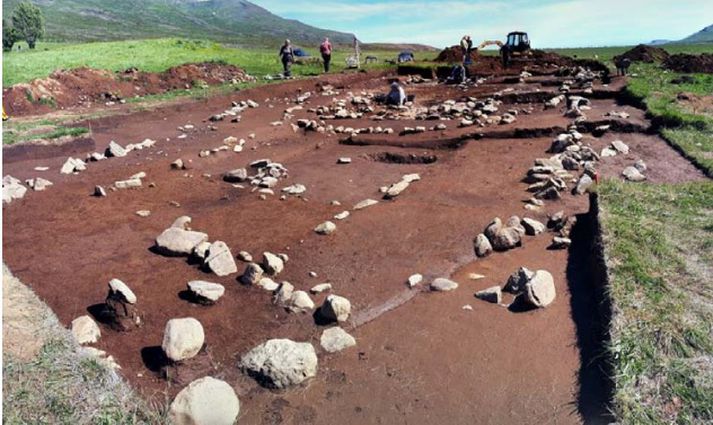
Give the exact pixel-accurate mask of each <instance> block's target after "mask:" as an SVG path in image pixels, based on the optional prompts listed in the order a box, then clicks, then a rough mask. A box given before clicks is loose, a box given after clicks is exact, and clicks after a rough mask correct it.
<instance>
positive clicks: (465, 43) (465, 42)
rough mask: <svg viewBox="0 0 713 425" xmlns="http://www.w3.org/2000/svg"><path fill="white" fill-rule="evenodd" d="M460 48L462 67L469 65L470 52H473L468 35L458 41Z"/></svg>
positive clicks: (471, 41)
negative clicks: (461, 51)
mask: <svg viewBox="0 0 713 425" xmlns="http://www.w3.org/2000/svg"><path fill="white" fill-rule="evenodd" d="M460 47H461V49H463V65H470V63H471V61H470V52H471V51H472V50H473V40H472V39H471V38H470V36H469V35H464V36H463V38H461V40H460Z"/></svg>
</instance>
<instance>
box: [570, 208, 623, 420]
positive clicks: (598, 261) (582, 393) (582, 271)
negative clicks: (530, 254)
mask: <svg viewBox="0 0 713 425" xmlns="http://www.w3.org/2000/svg"><path fill="white" fill-rule="evenodd" d="M590 202H591V204H592V207H590V212H589V213H588V214H581V215H578V216H577V223H576V224H575V226H574V227H573V228H572V232H571V235H570V236H571V239H572V245H571V246H570V249H569V260H568V263H567V281H568V285H569V290H570V293H571V295H572V298H571V305H572V319H573V321H574V323H575V326H576V328H577V346H578V347H579V353H580V369H579V373H578V382H579V394H578V395H577V406H576V407H577V411H578V413H579V415H580V416H581V418H582V419H583V420H584V423H585V424H608V423H611V422H613V421H614V417H613V416H612V415H611V413H610V408H611V406H610V401H611V399H612V395H613V389H614V388H613V382H612V380H611V378H610V377H611V376H612V369H611V362H610V359H609V356H608V354H607V352H606V346H607V344H608V343H609V324H610V320H611V303H610V300H609V298H608V296H607V294H606V287H607V279H606V272H605V270H606V269H605V265H604V261H603V256H602V253H601V240H600V236H599V235H600V232H599V225H598V220H597V205H596V199H595V198H594V197H592V198H591V201H590Z"/></svg>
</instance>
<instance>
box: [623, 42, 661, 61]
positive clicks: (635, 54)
mask: <svg viewBox="0 0 713 425" xmlns="http://www.w3.org/2000/svg"><path fill="white" fill-rule="evenodd" d="M668 56H669V55H668V52H667V51H665V50H664V49H662V48H660V47H652V46H647V45H645V44H639V45H638V46H636V47H634V48H632V49H630V50H627V51H626V52H624V53H622V54H621V55H618V56H614V62H619V61H620V60H622V59H629V60H630V61H631V62H646V63H654V62H663V61H665V60H666V59H668Z"/></svg>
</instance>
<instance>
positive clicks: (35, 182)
mask: <svg viewBox="0 0 713 425" xmlns="http://www.w3.org/2000/svg"><path fill="white" fill-rule="evenodd" d="M25 183H27V185H28V186H29V187H30V188H31V189H32V190H34V191H35V192H41V191H43V190H45V189H47V188H48V187H50V186H52V184H53V183H52V182H51V181H49V180H47V179H43V178H42V177H37V178H34V179H28V180H27V181H26V182H25Z"/></svg>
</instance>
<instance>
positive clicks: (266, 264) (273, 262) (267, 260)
mask: <svg viewBox="0 0 713 425" xmlns="http://www.w3.org/2000/svg"><path fill="white" fill-rule="evenodd" d="M284 268H285V262H284V261H283V260H282V258H280V257H279V256H277V255H275V254H273V253H271V252H263V253H262V269H263V270H264V271H265V273H267V274H269V275H272V276H276V275H278V274H280V273H281V272H282V270H283V269H284Z"/></svg>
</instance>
